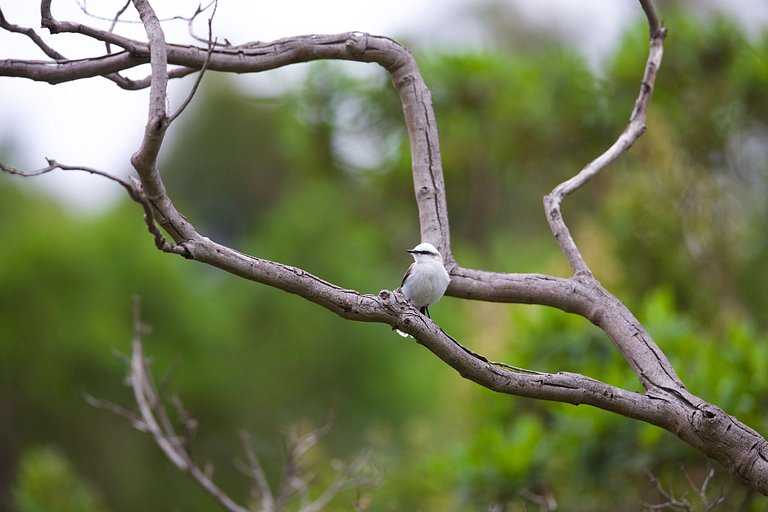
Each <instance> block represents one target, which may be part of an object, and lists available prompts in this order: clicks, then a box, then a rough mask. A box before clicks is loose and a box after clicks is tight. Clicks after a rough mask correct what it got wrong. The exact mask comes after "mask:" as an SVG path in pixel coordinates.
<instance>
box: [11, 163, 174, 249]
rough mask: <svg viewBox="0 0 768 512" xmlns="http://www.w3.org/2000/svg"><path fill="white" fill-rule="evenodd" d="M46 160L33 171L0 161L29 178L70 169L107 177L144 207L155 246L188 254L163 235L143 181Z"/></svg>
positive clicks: (145, 217)
mask: <svg viewBox="0 0 768 512" xmlns="http://www.w3.org/2000/svg"><path fill="white" fill-rule="evenodd" d="M46 161H47V162H48V165H47V166H45V167H41V168H39V169H35V170H33V171H22V170H20V169H17V168H15V167H11V166H9V165H6V164H4V163H2V162H0V172H4V173H6V174H12V175H14V176H21V177H26V178H29V177H33V176H40V175H42V174H47V173H49V172H53V171H56V170H61V171H70V172H72V171H75V172H87V173H89V174H93V175H96V176H101V177H102V178H106V179H108V180H110V181H114V182H115V183H118V184H119V185H120V186H121V187H123V188H124V189H125V191H126V192H128V196H129V197H130V198H131V199H133V200H134V201H135V202H137V203H139V204H140V205H141V207H142V208H143V209H144V223H145V224H146V226H147V230H148V231H149V232H150V233H151V234H152V236H153V238H154V241H155V246H156V247H157V248H158V249H160V250H161V251H163V252H169V253H173V254H181V255H184V254H186V250H185V249H184V247H183V246H181V245H171V244H169V243H168V241H167V240H166V239H165V237H164V236H163V234H162V233H161V232H160V230H159V229H158V227H157V224H156V223H155V213H154V208H153V207H152V204H151V203H150V202H149V199H148V198H147V196H146V195H145V194H144V192H143V191H142V188H141V183H138V182H134V181H131V180H127V179H123V178H120V177H119V176H115V175H114V174H110V173H108V172H105V171H101V170H99V169H95V168H93V167H88V166H84V165H66V164H62V163H59V162H57V161H56V160H55V159H53V158H46Z"/></svg>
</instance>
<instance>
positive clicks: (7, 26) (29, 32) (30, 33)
mask: <svg viewBox="0 0 768 512" xmlns="http://www.w3.org/2000/svg"><path fill="white" fill-rule="evenodd" d="M0 28H2V29H4V30H7V31H8V32H15V33H18V34H24V35H25V36H27V37H28V38H30V39H31V40H32V42H34V43H35V44H36V45H37V47H38V48H40V49H41V50H42V51H43V53H45V54H46V55H47V56H48V57H50V58H52V59H54V60H66V57H64V55H62V54H60V53H59V52H57V51H56V50H54V49H53V48H51V47H50V46H48V45H47V44H46V42H45V41H43V39H42V38H41V37H40V36H39V35H38V34H37V32H35V31H34V29H32V28H28V27H20V26H18V25H14V24H13V23H9V22H8V20H7V19H6V18H5V14H3V10H2V8H0Z"/></svg>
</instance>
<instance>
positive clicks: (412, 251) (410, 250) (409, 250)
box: [405, 249, 416, 254]
mask: <svg viewBox="0 0 768 512" xmlns="http://www.w3.org/2000/svg"><path fill="white" fill-rule="evenodd" d="M405 252H409V253H411V254H413V253H415V252H416V251H414V250H413V249H408V250H407V251H405Z"/></svg>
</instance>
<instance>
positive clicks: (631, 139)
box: [544, 0, 667, 276]
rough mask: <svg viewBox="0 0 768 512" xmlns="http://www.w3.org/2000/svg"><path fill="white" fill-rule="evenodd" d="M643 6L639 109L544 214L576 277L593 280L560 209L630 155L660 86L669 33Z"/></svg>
mask: <svg viewBox="0 0 768 512" xmlns="http://www.w3.org/2000/svg"><path fill="white" fill-rule="evenodd" d="M640 3H641V4H642V7H643V10H644V11H645V13H646V16H647V18H648V24H649V27H650V33H651V39H650V51H649V53H648V59H647V61H646V64H645V71H644V73H643V79H642V82H641V84H640V93H639V95H638V97H637V100H636V101H635V107H634V109H633V110H632V114H631V115H630V119H629V124H628V125H627V127H626V128H625V129H624V132H623V133H622V134H621V135H620V136H619V138H618V139H616V142H614V143H613V144H612V145H611V147H609V148H608V149H607V150H606V151H605V152H604V153H603V154H602V155H600V156H599V157H597V158H596V159H594V160H593V161H591V162H590V163H589V164H588V165H587V166H586V167H584V168H583V169H582V170H581V171H580V172H579V173H578V174H577V175H576V176H574V177H572V178H571V179H569V180H567V181H564V182H563V183H561V184H559V185H558V186H556V187H555V188H554V189H553V190H552V192H550V193H549V194H548V195H546V196H545V197H544V210H545V212H546V218H547V222H548V223H549V227H550V229H551V230H552V234H553V235H554V236H555V238H556V239H557V242H558V244H560V248H561V250H562V251H563V254H564V255H565V257H566V259H567V260H568V263H569V264H570V266H571V270H572V271H573V273H574V275H585V276H591V275H592V273H591V271H590V270H589V267H588V265H587V263H586V262H585V261H584V258H583V256H582V255H581V253H580V252H579V249H578V247H577V246H576V243H575V242H574V240H573V236H572V235H571V232H570V230H569V229H568V226H567V225H566V224H565V221H564V220H563V215H562V212H561V208H560V206H561V204H562V202H563V200H564V199H565V198H566V197H568V196H569V195H570V194H572V193H573V192H575V191H576V190H578V189H580V188H581V187H583V186H584V185H586V184H587V183H588V182H589V181H590V180H591V179H592V178H594V177H595V176H597V175H598V174H599V173H600V172H601V171H602V170H603V169H605V168H606V167H607V166H608V165H609V164H611V163H612V162H613V161H614V160H616V159H617V158H618V157H620V156H621V155H622V154H624V153H626V152H627V150H629V148H630V147H632V145H633V144H634V143H635V141H636V140H637V139H638V138H639V137H640V136H641V135H642V134H643V132H645V119H646V114H647V112H648V105H649V103H650V101H651V95H652V94H653V87H654V84H655V82H656V73H657V71H658V69H659V66H660V65H661V58H662V54H663V45H664V38H665V37H666V35H667V31H666V29H665V28H664V27H663V26H661V24H660V23H659V20H658V17H657V16H656V11H655V9H654V7H653V3H652V2H651V1H649V0H641V2H640Z"/></svg>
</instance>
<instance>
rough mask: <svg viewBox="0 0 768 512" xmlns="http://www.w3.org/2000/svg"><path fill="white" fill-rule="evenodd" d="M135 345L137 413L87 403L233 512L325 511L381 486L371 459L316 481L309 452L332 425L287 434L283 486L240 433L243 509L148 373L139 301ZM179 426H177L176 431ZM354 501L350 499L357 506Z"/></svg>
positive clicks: (179, 407) (132, 374) (131, 363)
mask: <svg viewBox="0 0 768 512" xmlns="http://www.w3.org/2000/svg"><path fill="white" fill-rule="evenodd" d="M133 331H134V334H133V340H132V342H131V355H130V357H129V358H128V359H127V362H128V368H129V370H128V376H127V378H126V383H127V385H128V386H129V387H130V388H131V390H132V392H133V396H134V404H135V410H133V409H129V408H126V407H122V406H120V405H117V404H115V403H113V402H110V401H107V400H101V399H97V398H94V397H93V396H91V395H86V396H85V399H86V401H87V402H88V403H89V404H91V405H92V406H94V407H98V408H102V409H106V410H108V411H110V412H113V413H115V414H117V415H119V416H121V417H124V418H126V419H128V420H129V421H130V423H131V425H132V426H133V427H134V428H136V429H137V430H139V431H141V432H146V433H148V434H150V435H151V436H152V439H153V440H154V442H155V444H157V446H158V447H159V448H160V449H161V450H162V451H163V453H164V454H165V456H166V457H167V458H168V459H169V460H170V461H171V462H172V463H173V464H174V465H175V466H176V467H177V468H179V469H180V470H181V471H183V472H185V473H187V474H189V475H190V476H191V477H192V478H193V479H194V480H195V481H196V482H197V483H198V484H199V485H200V486H201V487H202V488H203V489H205V490H206V491H207V492H208V493H209V494H210V495H211V496H213V497H214V499H216V501H218V502H219V504H221V506H222V507H224V508H225V509H226V510H228V511H230V512H256V511H258V512H285V511H287V510H297V511H298V512H320V511H322V510H324V509H325V507H327V506H328V504H329V503H330V502H331V500H333V499H334V498H336V497H337V496H338V495H339V494H340V493H343V492H345V491H348V490H357V491H360V490H361V489H363V488H366V487H372V486H375V485H377V479H376V476H375V474H374V472H373V469H372V467H371V465H370V463H369V460H368V456H367V455H366V454H364V455H361V456H358V457H356V458H354V459H353V460H352V461H351V462H346V463H345V462H341V461H332V462H331V468H332V471H333V472H334V473H335V476H334V477H333V478H331V480H330V482H327V483H325V484H323V483H321V482H318V481H317V475H315V474H314V473H313V472H312V469H311V467H310V465H309V463H308V459H307V457H308V454H309V452H310V451H311V450H312V449H313V448H314V447H316V446H317V444H318V442H319V441H320V440H321V439H322V438H323V437H324V436H326V435H328V434H329V433H330V431H331V429H332V421H331V420H330V419H329V421H328V422H327V423H326V424H325V425H323V426H322V427H320V428H317V429H310V430H309V431H306V432H305V431H302V429H300V428H299V426H294V427H291V428H289V429H288V430H287V432H286V434H285V436H284V438H285V461H284V463H283V471H282V474H281V476H280V480H279V483H278V485H275V486H272V485H271V484H270V483H269V480H268V479H267V474H266V472H265V471H264V469H263V466H262V464H261V462H260V460H259V457H258V456H257V455H256V452H255V451H254V449H253V442H252V439H251V436H250V434H249V433H248V432H247V431H244V430H243V431H241V432H240V440H241V443H242V447H243V453H244V454H245V461H246V462H245V463H242V462H241V463H239V464H238V466H239V467H240V468H241V470H242V471H243V473H245V474H246V475H247V476H248V477H249V478H250V479H251V480H252V485H251V494H250V503H249V504H248V505H247V506H244V505H240V504H238V503H237V501H236V500H234V499H232V498H231V497H230V496H229V495H228V494H227V493H226V492H225V491H224V490H223V489H221V487H219V486H218V485H217V484H216V483H215V482H214V480H213V466H212V465H211V464H203V465H200V464H199V462H198V461H197V460H196V457H195V456H194V454H193V452H192V449H193V446H192V441H193V440H194V439H195V437H196V432H197V427H198V421H197V420H196V419H195V418H193V417H192V415H191V414H190V413H189V411H188V410H187V408H186V407H185V406H184V404H183V402H182V400H181V398H180V397H179V396H178V395H173V396H172V397H170V400H166V399H165V398H164V396H163V390H164V388H165V387H166V386H167V384H168V381H167V380H166V379H164V381H162V382H161V383H160V385H158V384H156V383H155V379H154V377H153V375H152V372H151V371H149V368H148V364H147V358H146V356H145V355H144V343H143V337H144V335H145V333H146V332H147V331H148V327H147V325H145V324H144V323H143V322H142V321H141V311H140V303H139V300H138V298H137V299H135V301H134V322H133ZM167 401H170V403H171V404H172V405H173V408H174V409H175V420H174V418H172V416H171V413H170V412H169V411H168V408H167V406H166V402H167ZM177 424H178V427H177V426H176V425H177ZM352 501H353V500H350V503H352ZM355 506H356V508H357V509H358V510H361V511H362V510H364V507H365V504H364V503H363V502H362V501H361V500H360V499H358V500H357V501H356V502H355Z"/></svg>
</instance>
